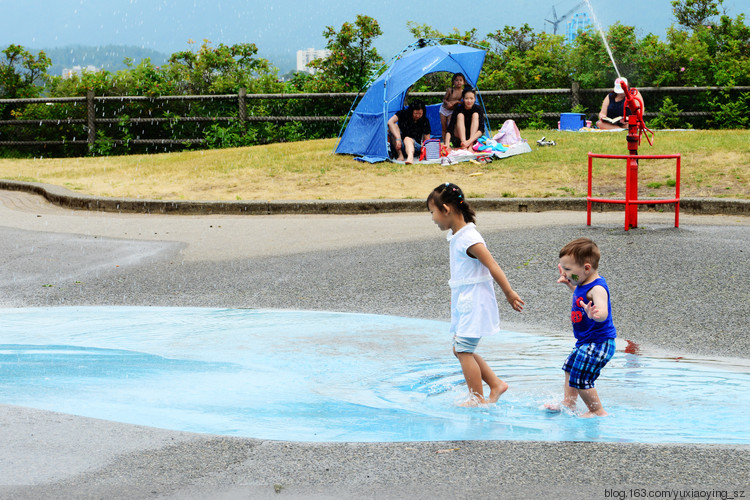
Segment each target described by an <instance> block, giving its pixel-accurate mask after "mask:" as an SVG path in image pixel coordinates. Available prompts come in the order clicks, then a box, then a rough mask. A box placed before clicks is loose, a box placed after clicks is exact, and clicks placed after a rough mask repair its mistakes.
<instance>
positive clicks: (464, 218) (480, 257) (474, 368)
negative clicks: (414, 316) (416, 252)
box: [427, 182, 524, 406]
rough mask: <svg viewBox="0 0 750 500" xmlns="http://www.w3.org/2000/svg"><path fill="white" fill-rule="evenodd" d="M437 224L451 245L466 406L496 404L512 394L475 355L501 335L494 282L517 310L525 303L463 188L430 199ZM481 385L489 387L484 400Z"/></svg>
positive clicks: (444, 188)
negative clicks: (492, 250) (488, 339)
mask: <svg viewBox="0 0 750 500" xmlns="http://www.w3.org/2000/svg"><path fill="white" fill-rule="evenodd" d="M427 210H429V211H430V214H432V221H433V222H434V223H435V224H437V226H438V227H439V228H440V229H441V230H443V231H446V230H447V231H448V241H449V242H450V267H451V279H450V281H449V285H450V287H451V328H450V331H451V334H453V354H455V356H456V357H457V358H458V360H459V362H460V363H461V370H462V371H463V374H464V378H465V379H466V385H467V386H468V388H469V400H468V401H466V402H465V403H464V404H463V406H473V405H476V404H485V403H494V402H496V401H497V400H498V399H499V398H500V396H501V395H502V394H503V393H504V392H505V391H506V390H507V389H508V384H507V383H505V382H503V381H502V380H500V378H498V376H497V375H495V372H493V371H492V369H491V368H490V366H489V365H488V364H487V362H486V361H485V360H484V359H483V358H482V357H481V356H480V355H479V354H476V353H475V352H474V351H475V349H476V347H477V345H478V344H479V339H480V338H482V337H484V336H488V335H494V334H495V333H497V332H498V331H500V315H499V312H498V306H497V299H496V298H495V288H494V285H493V280H494V281H495V282H496V283H497V284H498V285H500V288H501V289H502V291H503V293H504V294H505V298H506V300H507V301H508V303H509V304H510V305H511V307H512V308H513V309H515V310H516V311H521V310H522V309H523V304H524V301H523V300H521V297H519V296H518V294H517V293H516V292H515V291H514V290H513V288H511V286H510V283H509V282H508V278H506V276H505V273H504V272H503V270H502V269H501V268H500V266H499V265H498V263H497V262H496V261H495V259H494V258H493V257H492V254H490V252H489V250H487V246H486V245H485V242H484V239H483V238H482V235H481V234H479V231H477V228H476V226H475V224H474V222H475V220H474V217H475V215H476V214H475V213H474V210H472V209H471V207H469V203H468V202H467V201H466V199H465V198H464V194H463V192H462V191H461V188H459V187H458V186H456V185H455V184H451V183H449V182H446V183H445V184H441V185H439V186H438V187H436V188H435V189H433V190H432V192H431V193H430V195H429V196H428V197H427ZM482 381H484V382H486V383H487V385H489V386H490V395H489V397H488V398H486V399H485V397H484V390H483V386H482Z"/></svg>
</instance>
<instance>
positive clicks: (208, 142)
mask: <svg viewBox="0 0 750 500" xmlns="http://www.w3.org/2000/svg"><path fill="white" fill-rule="evenodd" d="M639 90H640V91H641V93H642V94H643V95H644V98H645V100H646V113H644V116H645V118H646V119H647V120H648V119H650V118H654V117H656V116H658V115H659V110H660V109H661V107H662V104H663V102H664V100H665V98H666V97H670V99H671V100H672V101H673V103H674V104H675V105H677V107H678V108H679V112H678V113H677V115H678V117H679V119H680V120H681V121H683V120H684V122H685V124H687V123H690V124H691V125H692V126H694V127H696V128H707V127H709V126H710V124H711V118H712V117H713V116H714V115H715V114H716V112H717V111H716V105H717V102H718V101H719V100H720V99H719V98H720V97H721V99H723V101H726V102H745V101H750V98H748V95H750V94H748V92H750V87H642V88H639ZM609 91H610V89H582V88H580V87H579V86H578V85H576V84H574V85H573V86H572V87H571V88H558V89H530V90H485V91H481V97H482V100H483V103H484V105H485V107H486V109H487V116H488V118H489V120H490V121H491V122H490V123H491V124H494V125H495V126H498V125H499V124H500V123H501V122H502V121H504V120H507V119H513V120H516V121H518V122H519V126H521V127H524V126H526V125H528V124H529V123H531V122H532V121H533V122H534V125H536V126H538V125H539V123H540V120H541V121H543V122H544V123H545V124H546V125H547V126H549V127H553V128H554V127H555V126H556V122H557V120H558V119H559V116H560V113H564V112H570V111H571V110H578V111H580V112H584V113H585V114H586V116H587V118H588V119H592V120H595V119H596V116H597V115H598V112H599V109H600V107H601V102H602V100H603V98H604V96H605V95H606V94H607V93H608V92H609ZM358 96H359V97H361V94H355V93H329V94H247V93H246V91H245V90H244V89H242V90H241V91H240V92H239V93H238V94H225V95H198V96H182V95H181V96H159V97H144V96H95V95H94V94H93V92H89V93H88V95H87V96H86V97H64V98H39V99H0V148H1V149H6V150H8V149H10V150H19V151H24V150H26V151H28V150H32V151H37V150H39V149H44V150H47V151H48V152H51V153H52V154H53V155H54V154H62V155H65V154H80V153H81V152H82V151H81V149H82V148H83V149H84V150H85V149H88V151H94V150H95V148H97V147H100V148H101V147H102V145H106V146H108V147H111V148H116V147H121V148H122V147H124V148H125V151H127V152H141V151H145V152H151V151H154V150H155V148H157V147H158V148H162V149H164V150H168V149H185V148H191V147H210V146H215V141H216V140H217V139H216V137H217V134H219V135H220V134H227V133H229V132H227V130H228V128H231V127H234V129H231V133H233V134H236V137H235V139H236V138H237V137H239V138H242V137H245V136H248V137H249V139H247V141H246V143H263V142H274V141H277V140H296V139H305V138H317V137H335V136H336V135H337V133H338V132H339V130H340V129H341V127H342V125H343V124H344V123H345V120H346V118H347V117H348V112H349V110H350V107H351V104H352V102H353V100H354V99H355V98H356V97H358ZM410 96H419V97H420V98H422V99H424V100H426V101H428V102H436V103H437V102H440V100H441V99H442V96H443V92H414V93H412V94H410ZM493 122H494V123H493ZM217 126H218V128H217ZM211 127H214V128H211ZM290 135H291V136H293V137H290ZM212 140H213V141H214V142H213V143H212ZM125 151H123V150H121V152H125Z"/></svg>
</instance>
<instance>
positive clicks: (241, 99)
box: [237, 87, 247, 127]
mask: <svg viewBox="0 0 750 500" xmlns="http://www.w3.org/2000/svg"><path fill="white" fill-rule="evenodd" d="M246 96H247V89H246V88H245V87H242V88H241V89H240V93H239V95H238V96H237V101H238V104H239V107H240V109H239V113H238V116H239V117H240V123H242V126H243V127H244V126H245V121H246V120H247V102H246Z"/></svg>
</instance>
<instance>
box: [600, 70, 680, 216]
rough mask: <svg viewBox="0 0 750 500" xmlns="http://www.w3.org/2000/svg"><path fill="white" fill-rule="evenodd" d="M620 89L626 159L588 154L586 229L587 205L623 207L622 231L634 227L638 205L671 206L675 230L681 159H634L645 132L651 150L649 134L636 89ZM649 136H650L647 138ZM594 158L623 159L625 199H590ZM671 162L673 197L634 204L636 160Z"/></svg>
mask: <svg viewBox="0 0 750 500" xmlns="http://www.w3.org/2000/svg"><path fill="white" fill-rule="evenodd" d="M620 85H621V86H622V89H623V90H624V91H625V104H624V109H623V111H624V110H627V113H626V114H627V122H628V136H627V141H628V153H629V154H628V155H600V154H594V153H589V179H588V196H587V198H586V201H587V207H586V212H587V221H586V224H587V225H589V226H590V225H591V204H592V203H620V204H624V205H625V231H627V230H628V229H630V228H631V227H638V205H640V204H644V203H648V204H664V203H674V205H675V209H674V211H675V219H674V225H675V227H679V213H680V159H681V156H680V155H679V154H677V155H645V156H644V155H640V156H639V155H638V146H640V144H641V135H642V134H643V133H644V132H645V134H646V139H647V140H648V143H649V145H650V146H653V145H654V144H653V141H652V138H653V135H654V133H653V131H651V130H650V129H649V128H648V127H646V123H645V122H644V121H643V100H642V99H641V97H640V94H639V93H638V91H637V90H636V89H634V88H633V89H631V88H628V85H627V83H625V82H624V81H622V82H621V83H620ZM649 134H651V136H650V137H649ZM594 158H615V159H624V160H626V162H627V165H626V169H627V170H626V176H625V199H624V200H610V199H602V198H593V197H592V196H591V195H592V164H593V162H592V160H593V159H594ZM668 158H673V159H676V160H677V171H676V184H675V187H676V190H675V197H674V198H672V199H668V200H651V199H650V200H638V160H640V159H668Z"/></svg>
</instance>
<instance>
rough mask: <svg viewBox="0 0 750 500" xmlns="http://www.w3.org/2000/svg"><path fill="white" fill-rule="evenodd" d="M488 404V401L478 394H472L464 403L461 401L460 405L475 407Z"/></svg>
mask: <svg viewBox="0 0 750 500" xmlns="http://www.w3.org/2000/svg"><path fill="white" fill-rule="evenodd" d="M484 404H487V401H486V400H485V399H484V398H483V397H481V396H478V395H476V394H470V395H469V397H468V398H467V399H466V401H464V402H463V403H459V405H458V406H460V407H462V408H474V407H476V406H479V405H484Z"/></svg>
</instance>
